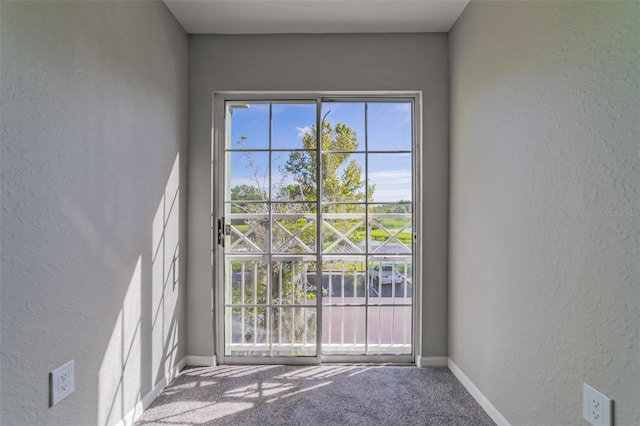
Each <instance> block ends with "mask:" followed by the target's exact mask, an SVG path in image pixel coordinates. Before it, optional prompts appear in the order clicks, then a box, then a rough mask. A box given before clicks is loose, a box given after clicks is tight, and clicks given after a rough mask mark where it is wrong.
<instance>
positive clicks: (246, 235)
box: [229, 213, 411, 253]
mask: <svg viewBox="0 0 640 426" xmlns="http://www.w3.org/2000/svg"><path fill="white" fill-rule="evenodd" d="M387 217H392V218H394V219H407V222H406V223H404V224H403V225H402V226H401V227H400V228H398V229H390V228H389V227H388V226H384V225H383V223H382V221H381V220H380V219H381V218H387ZM230 218H232V219H245V220H246V222H245V223H246V224H247V225H249V229H248V230H247V231H245V232H241V231H240V230H239V229H238V228H237V227H236V226H233V225H232V226H231V232H232V233H233V235H235V236H236V237H237V239H235V240H234V241H233V242H232V243H231V245H230V246H229V251H232V252H233V251H247V250H246V248H245V247H243V246H242V244H246V246H248V249H249V251H255V252H259V253H262V252H264V250H263V249H262V248H260V247H259V246H258V244H256V243H255V242H254V241H252V240H251V238H250V237H251V235H252V234H254V233H255V232H256V231H257V230H259V229H260V228H261V227H262V226H264V225H265V223H264V222H265V220H266V219H267V215H266V214H265V213H232V214H231V215H230ZM272 218H273V227H274V230H275V229H278V230H279V231H282V232H283V233H284V235H285V238H286V239H285V241H283V242H278V244H277V246H274V250H273V251H274V252H282V251H286V250H285V249H286V248H287V246H289V245H290V243H295V244H296V245H297V246H300V247H301V248H302V249H303V250H305V252H306V253H314V252H315V250H314V248H313V247H310V246H309V243H308V242H305V241H304V240H303V239H302V237H301V235H302V233H303V232H304V231H306V230H307V229H308V228H309V227H311V226H313V225H314V224H315V219H316V216H315V214H312V213H274V214H273V215H272ZM281 219H306V223H305V224H303V225H301V226H300V227H299V228H297V229H295V230H293V231H292V230H290V229H288V228H287V227H286V226H285V225H284V224H282V223H281V222H279V220H281ZM341 219H342V220H349V221H354V222H353V224H351V223H350V225H351V226H349V228H348V229H347V230H346V231H341V230H339V229H338V227H337V226H336V224H335V220H341ZM369 219H370V221H371V223H372V224H374V223H375V229H376V230H379V231H382V232H383V233H384V234H385V236H386V237H388V238H386V239H385V240H384V241H383V242H382V243H381V244H380V245H378V246H376V247H375V248H372V250H371V253H377V252H380V251H381V250H382V249H383V248H384V247H386V246H388V245H390V244H398V248H399V249H402V250H403V251H406V252H410V251H411V247H409V246H408V245H407V244H406V243H405V242H403V241H402V239H401V238H400V236H401V234H402V233H403V232H405V231H406V230H407V229H410V228H411V220H410V219H411V214H410V213H396V214H393V215H389V214H388V213H386V214H376V213H370V214H369ZM254 220H255V223H252V222H253V221H254ZM364 221H365V219H364V215H363V214H362V213H339V214H336V213H328V214H325V215H323V217H322V226H323V228H322V229H323V231H325V230H326V231H329V232H331V233H333V234H334V235H335V236H336V240H335V241H332V242H331V244H329V246H328V247H326V248H325V249H324V250H323V251H324V252H325V253H331V252H334V251H336V249H338V248H340V246H341V245H342V249H344V250H352V251H355V252H362V251H363V247H360V246H358V245H357V244H356V243H355V242H354V241H353V240H352V239H351V238H350V237H351V236H352V235H353V234H354V233H355V232H356V231H358V230H359V229H361V228H362V225H363V224H364ZM274 234H275V233H274Z"/></svg>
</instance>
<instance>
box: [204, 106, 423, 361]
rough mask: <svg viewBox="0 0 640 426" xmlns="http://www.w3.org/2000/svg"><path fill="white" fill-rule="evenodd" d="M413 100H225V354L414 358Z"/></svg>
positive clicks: (221, 208)
mask: <svg viewBox="0 0 640 426" xmlns="http://www.w3.org/2000/svg"><path fill="white" fill-rule="evenodd" d="M414 108H415V100H414V98H412V97H409V98H379V97H378V98H375V99H374V98H370V99H368V98H359V99H328V98H314V99H306V100H263V99H257V100H252V99H248V100H244V99H243V100H226V101H225V103H224V115H225V117H224V129H225V132H224V149H219V150H218V155H217V157H218V161H217V162H216V164H218V165H219V167H220V168H221V169H222V172H221V173H219V174H217V176H220V177H221V178H222V181H223V184H222V185H221V186H220V185H216V187H222V188H224V193H223V194H222V197H220V198H218V203H217V204H218V212H219V213H220V214H218V216H219V219H218V220H217V222H218V223H217V225H218V243H219V250H217V253H219V255H218V259H217V260H218V264H217V265H218V267H219V268H222V270H223V272H222V273H221V274H219V275H218V277H219V279H218V280H217V282H216V283H215V285H216V286H219V287H218V288H219V289H220V291H219V292H218V294H219V295H221V298H222V299H223V300H222V301H221V302H222V303H220V304H219V305H218V306H220V307H221V308H222V309H223V314H222V315H220V316H219V317H218V318H219V319H218V324H217V330H218V332H219V333H221V337H222V338H221V339H220V342H221V343H222V346H223V351H220V350H219V351H218V356H219V357H220V358H222V359H221V360H222V361H223V362H243V361H246V362H255V361H256V360H259V359H261V360H267V361H269V360H272V361H273V362H282V361H283V358H286V360H288V362H291V361H292V360H293V359H295V360H298V361H302V362H305V361H304V360H305V359H306V360H307V361H306V362H317V361H319V360H321V359H322V360H336V361H349V360H354V361H357V360H364V359H365V358H371V359H373V360H376V359H377V360H385V361H388V360H398V361H402V362H406V361H411V360H413V358H412V355H413V345H412V342H413V334H414V333H413V328H414V315H413V312H414V309H413V300H414V298H413V295H414V283H413V267H412V265H413V254H414V250H413V246H414V226H413V217H414V180H415V179H414V169H415V166H414V158H413V146H414V139H415V136H414V135H415V129H414V121H415V120H414V116H415V112H414ZM220 277H221V279H220ZM218 281H219V282H218ZM221 349H222V348H221Z"/></svg>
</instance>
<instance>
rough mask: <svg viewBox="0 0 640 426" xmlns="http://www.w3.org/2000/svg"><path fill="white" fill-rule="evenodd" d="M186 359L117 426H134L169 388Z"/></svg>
mask: <svg viewBox="0 0 640 426" xmlns="http://www.w3.org/2000/svg"><path fill="white" fill-rule="evenodd" d="M185 358H186V357H185ZM185 358H182V359H181V360H180V361H178V363H177V364H176V365H175V366H173V367H172V368H171V369H170V370H169V372H168V376H169V377H167V376H165V377H163V378H162V379H161V380H160V381H159V382H158V383H156V385H155V386H154V387H153V389H151V391H149V393H148V394H146V395H145V396H144V397H143V398H142V400H140V401H138V403H137V404H136V405H135V407H133V408H132V409H131V411H129V412H128V413H127V414H126V415H125V416H124V417H123V418H122V420H120V421H119V422H118V423H116V426H132V425H133V424H134V423H135V421H136V420H138V419H139V418H140V416H141V415H142V413H143V412H144V410H146V409H147V407H149V405H151V403H152V402H153V401H154V400H155V399H156V398H157V397H158V395H160V392H162V390H163V389H164V388H165V387H167V384H168V383H170V382H171V381H172V380H173V379H174V378H175V377H176V376H177V375H178V374H179V373H180V371H182V369H183V368H184V367H185V365H186V360H185Z"/></svg>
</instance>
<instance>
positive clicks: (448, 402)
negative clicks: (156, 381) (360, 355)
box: [136, 365, 495, 426]
mask: <svg viewBox="0 0 640 426" xmlns="http://www.w3.org/2000/svg"><path fill="white" fill-rule="evenodd" d="M494 424H495V423H493V421H492V420H491V418H490V417H489V416H488V415H487V413H486V412H485V411H484V410H483V409H482V408H481V407H480V405H478V403H477V402H476V401H475V400H474V399H473V397H472V396H471V395H470V394H469V393H468V392H467V390H466V389H465V388H464V386H462V384H461V383H460V382H459V381H458V380H457V379H456V378H455V376H454V375H453V374H452V373H451V372H450V371H449V369H447V368H416V367H402V366H378V365H321V366H311V367H308V366H306V367H295V366H280V365H278V366H274V365H270V366H220V367H202V368H187V369H185V370H183V372H182V373H181V374H180V375H179V376H178V377H177V378H176V379H175V380H174V381H173V382H172V383H171V384H170V385H169V386H167V387H166V388H165V390H164V391H163V392H162V394H161V395H160V396H159V397H158V398H156V400H155V401H154V402H153V403H152V404H151V405H150V406H149V408H148V409H147V410H146V411H145V412H144V413H143V414H142V416H141V417H140V419H139V420H138V421H137V422H136V425H139V426H141V425H452V426H453V425H455V426H458V425H474V426H483V425H494Z"/></svg>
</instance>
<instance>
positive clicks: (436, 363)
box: [417, 356, 448, 367]
mask: <svg viewBox="0 0 640 426" xmlns="http://www.w3.org/2000/svg"><path fill="white" fill-rule="evenodd" d="M417 361H418V367H446V366H447V361H448V358H447V357H446V356H425V357H421V358H418V359H417Z"/></svg>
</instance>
